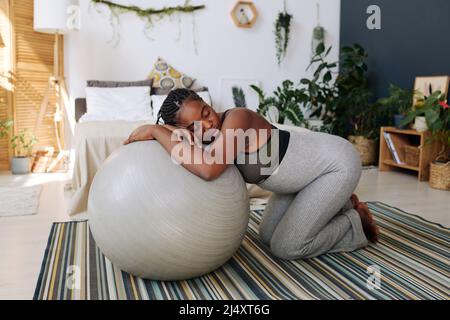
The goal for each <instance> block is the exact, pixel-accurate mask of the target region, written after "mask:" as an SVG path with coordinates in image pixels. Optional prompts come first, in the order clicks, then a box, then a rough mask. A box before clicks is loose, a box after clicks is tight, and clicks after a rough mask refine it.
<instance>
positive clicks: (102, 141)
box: [68, 98, 149, 215]
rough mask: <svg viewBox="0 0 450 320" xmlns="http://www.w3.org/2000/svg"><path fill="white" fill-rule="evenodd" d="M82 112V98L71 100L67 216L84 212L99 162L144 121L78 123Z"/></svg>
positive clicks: (83, 106)
mask: <svg viewBox="0 0 450 320" xmlns="http://www.w3.org/2000/svg"><path fill="white" fill-rule="evenodd" d="M85 113H86V99H84V98H78V99H76V100H75V119H76V121H77V124H76V126H75V141H74V146H75V150H76V152H75V161H74V169H73V177H72V190H73V195H72V197H71V199H70V202H69V208H68V210H69V214H70V215H75V214H78V213H82V212H84V211H86V210H87V199H88V195H89V188H90V185H91V182H92V179H93V178H94V175H95V173H96V172H97V170H98V169H99V167H100V166H101V164H102V163H103V161H104V160H105V159H106V158H107V157H108V156H109V155H110V154H111V153H112V152H113V151H114V150H116V149H117V148H119V147H120V146H121V145H122V142H123V140H125V138H127V137H128V136H129V134H130V133H131V132H132V131H133V130H134V129H135V128H137V127H139V126H141V125H143V124H146V123H149V122H148V121H83V119H82V121H81V122H80V119H81V118H82V116H83V115H84V114H85Z"/></svg>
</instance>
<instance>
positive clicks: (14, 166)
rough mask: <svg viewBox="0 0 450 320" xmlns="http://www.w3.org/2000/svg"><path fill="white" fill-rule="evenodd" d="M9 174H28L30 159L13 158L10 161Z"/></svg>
mask: <svg viewBox="0 0 450 320" xmlns="http://www.w3.org/2000/svg"><path fill="white" fill-rule="evenodd" d="M11 173H12V174H27V173H30V158H29V157H14V158H12V159H11Z"/></svg>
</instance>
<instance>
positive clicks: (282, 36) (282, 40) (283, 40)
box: [274, 1, 292, 65]
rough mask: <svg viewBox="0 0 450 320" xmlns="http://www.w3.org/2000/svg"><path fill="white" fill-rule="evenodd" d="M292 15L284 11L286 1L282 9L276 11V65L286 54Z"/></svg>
mask: <svg viewBox="0 0 450 320" xmlns="http://www.w3.org/2000/svg"><path fill="white" fill-rule="evenodd" d="M291 20H292V15H291V14H289V13H287V11H286V1H285V2H284V11H283V12H279V13H278V17H277V20H276V21H275V31H274V33H275V50H276V56H277V61H278V65H280V64H281V61H282V60H283V59H284V57H285V56H286V51H287V47H288V44H289V35H290V31H291Z"/></svg>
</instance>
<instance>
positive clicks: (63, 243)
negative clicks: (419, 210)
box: [34, 202, 450, 300]
mask: <svg viewBox="0 0 450 320" xmlns="http://www.w3.org/2000/svg"><path fill="white" fill-rule="evenodd" d="M369 206H370V209H371V210H372V212H373V213H374V215H375V217H376V220H377V222H378V224H379V226H380V229H381V239H380V242H379V243H378V244H377V245H369V246H368V247H366V248H365V249H361V250H358V251H355V252H351V253H333V254H326V255H323V256H320V257H317V258H313V259H309V260H299V261H282V260H280V259H277V258H275V257H274V256H273V255H271V253H270V252H269V251H268V250H267V248H266V247H265V246H264V245H263V244H262V243H261V242H260V241H259V238H258V224H259V222H260V219H261V214H262V211H261V210H253V211H252V213H251V219H250V223H249V227H248V232H247V235H246V237H245V239H244V241H243V243H242V246H241V247H240V249H239V250H238V252H237V253H236V254H235V256H234V257H233V258H232V259H230V260H229V261H228V262H227V264H225V265H224V266H223V267H221V268H220V269H218V270H216V271H215V272H212V273H210V274H208V275H205V276H202V277H199V278H196V279H192V280H187V281H167V282H162V281H151V280H145V279H141V278H137V277H134V276H132V275H130V274H128V273H126V272H123V271H121V270H119V269H118V268H116V267H115V266H114V265H113V264H112V263H111V262H110V261H109V260H108V259H107V258H106V257H105V256H104V255H103V254H102V253H101V252H100V251H99V249H98V248H97V246H96V245H95V242H94V240H93V238H92V236H91V234H90V232H89V225H88V223H87V222H86V221H83V222H65V223H55V224H54V225H53V227H52V230H51V233H50V237H49V241H48V246H47V249H46V251H45V255H44V260H43V263H42V269H41V273H40V276H39V279H38V283H37V287H36V291H35V295H34V299H69V300H70V299H449V297H450V296H449V286H450V280H449V277H450V267H449V261H450V251H449V249H450V232H449V229H447V228H444V227H442V226H440V225H437V224H434V223H430V222H428V221H425V220H423V219H421V218H419V217H417V216H414V215H411V214H408V213H405V212H403V211H401V210H399V209H396V208H392V207H390V206H388V205H385V204H383V203H380V202H372V203H369ZM74 266H75V267H74Z"/></svg>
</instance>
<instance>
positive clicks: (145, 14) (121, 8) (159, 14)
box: [91, 0, 205, 53]
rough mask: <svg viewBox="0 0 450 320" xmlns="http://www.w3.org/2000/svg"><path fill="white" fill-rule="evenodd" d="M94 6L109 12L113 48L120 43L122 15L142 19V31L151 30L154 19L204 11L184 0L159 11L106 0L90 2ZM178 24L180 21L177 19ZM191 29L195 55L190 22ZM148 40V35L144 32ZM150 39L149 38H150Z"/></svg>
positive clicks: (200, 7) (201, 7) (201, 6)
mask: <svg viewBox="0 0 450 320" xmlns="http://www.w3.org/2000/svg"><path fill="white" fill-rule="evenodd" d="M91 1H92V2H93V3H94V4H102V5H106V6H107V7H108V8H109V9H110V11H111V18H110V24H111V26H112V28H113V37H112V39H111V41H112V42H113V46H114V47H117V45H118V44H119V42H120V35H119V33H118V31H117V26H118V24H119V15H120V14H123V13H128V12H132V13H135V14H136V15H137V16H138V17H139V18H141V19H143V20H144V21H145V22H146V25H145V29H144V31H146V30H148V29H151V27H152V26H153V22H154V19H155V18H156V19H157V20H161V19H162V18H164V17H170V16H172V15H173V14H181V13H190V14H193V13H194V12H195V11H198V10H202V9H205V5H190V4H189V0H186V1H185V3H184V4H183V5H179V6H171V7H163V8H160V9H154V8H147V9H143V8H140V7H138V6H135V5H123V4H120V3H116V2H113V1H108V0H91ZM178 22H179V23H180V19H178ZM192 23H193V25H192V28H193V31H194V34H193V43H194V48H195V52H196V53H197V49H196V48H197V47H196V41H195V23H194V22H192ZM144 33H145V34H146V36H147V37H148V38H150V37H149V36H148V34H147V33H146V32H144ZM150 39H151V38H150Z"/></svg>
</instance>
